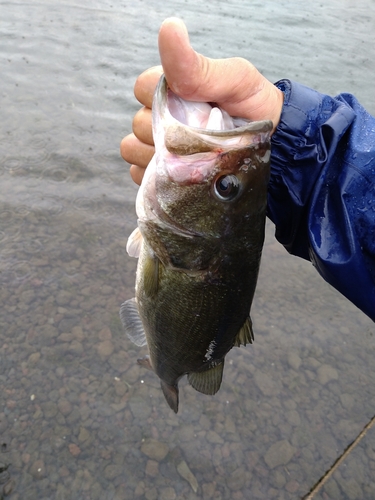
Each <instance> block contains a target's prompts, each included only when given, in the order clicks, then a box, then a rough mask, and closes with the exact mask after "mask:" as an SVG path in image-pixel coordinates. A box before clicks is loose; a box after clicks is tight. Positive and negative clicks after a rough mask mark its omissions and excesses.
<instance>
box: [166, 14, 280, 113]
mask: <svg viewBox="0 0 375 500" xmlns="http://www.w3.org/2000/svg"><path fill="white" fill-rule="evenodd" d="M159 52H160V59H161V63H162V66H163V70H164V73H165V77H166V79H167V82H168V85H169V86H170V88H171V89H172V91H173V92H175V93H176V94H177V95H179V96H180V97H182V98H183V99H186V100H190V101H206V102H216V103H217V104H218V105H219V106H220V107H222V108H223V109H225V110H226V111H227V112H228V113H229V114H230V115H232V116H240V117H242V118H248V119H250V120H266V119H271V120H273V121H274V123H275V121H278V119H279V118H280V114H279V113H278V116H275V109H274V107H275V105H276V101H279V100H280V96H279V95H278V92H279V91H278V89H277V88H276V87H275V86H274V85H273V84H272V83H271V82H269V81H268V80H267V79H266V78H265V77H264V76H263V75H262V74H261V73H259V71H258V70H257V69H256V68H255V66H253V65H252V64H251V63H250V62H249V61H247V60H246V59H242V58H240V57H233V58H229V59H210V58H208V57H205V56H203V55H201V54H199V53H198V52H196V51H195V50H194V49H193V48H192V47H191V45H190V41H189V34H188V31H187V29H186V26H185V24H184V23H183V21H182V20H181V19H178V18H174V17H171V18H168V19H166V20H165V21H164V22H163V23H162V25H161V28H160V31H159ZM276 114H277V113H276Z"/></svg>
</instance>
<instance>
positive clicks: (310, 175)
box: [268, 80, 375, 321]
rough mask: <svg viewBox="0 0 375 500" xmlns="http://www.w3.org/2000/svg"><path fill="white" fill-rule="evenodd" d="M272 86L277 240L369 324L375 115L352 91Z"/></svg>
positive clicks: (373, 304) (272, 209) (285, 83)
mask: <svg viewBox="0 0 375 500" xmlns="http://www.w3.org/2000/svg"><path fill="white" fill-rule="evenodd" d="M275 85H276V86H277V87H278V88H280V89H281V90H282V91H283V92H284V95H285V101H284V107H283V111H282V115H281V120H280V123H279V125H278V128H277V129H276V132H275V133H274V134H273V136H272V154H271V179H270V183H269V190H268V216H269V218H270V219H271V220H272V221H273V222H274V223H275V225H276V238H277V240H278V241H279V242H280V243H282V244H283V245H284V247H285V248H286V249H287V251H288V252H289V253H291V254H294V255H297V256H299V257H302V258H304V259H308V260H310V261H311V262H312V263H313V264H314V266H315V267H316V269H317V270H318V272H319V273H320V274H321V276H322V277H323V278H324V279H325V280H326V281H327V282H328V283H330V284H331V285H332V286H334V287H335V288H336V289H337V290H339V292H341V293H342V294H343V295H345V297H347V298H348V299H349V300H350V301H351V302H353V303H354V304H355V305H356V306H357V307H359V308H360V309H361V310H362V311H363V312H364V313H365V314H367V315H368V316H369V317H370V318H371V319H372V320H373V321H375V118H374V117H372V116H371V115H369V114H368V113H367V112H366V111H365V109H364V108H363V107H362V106H361V105H360V104H359V103H358V101H357V100H356V98H355V97H354V96H353V95H351V94H340V95H338V96H337V97H330V96H327V95H323V94H320V93H319V92H316V91H315V90H312V89H309V88H307V87H305V86H303V85H301V84H298V83H295V82H291V81H289V80H281V81H279V82H277V83H276V84H275Z"/></svg>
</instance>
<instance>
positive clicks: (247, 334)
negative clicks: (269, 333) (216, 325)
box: [233, 316, 254, 347]
mask: <svg viewBox="0 0 375 500" xmlns="http://www.w3.org/2000/svg"><path fill="white" fill-rule="evenodd" d="M253 341H254V333H253V324H252V321H251V318H250V316H248V317H247V318H246V321H245V323H244V324H243V325H242V328H241V329H240V331H239V332H238V333H237V335H236V337H235V339H234V343H233V345H234V346H236V347H240V346H241V345H246V344H252V343H253Z"/></svg>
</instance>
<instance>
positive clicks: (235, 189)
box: [214, 174, 240, 201]
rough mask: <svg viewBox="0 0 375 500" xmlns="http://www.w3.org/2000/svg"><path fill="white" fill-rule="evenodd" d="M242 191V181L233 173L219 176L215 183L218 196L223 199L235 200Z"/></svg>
mask: <svg viewBox="0 0 375 500" xmlns="http://www.w3.org/2000/svg"><path fill="white" fill-rule="evenodd" d="M239 191H240V182H239V180H238V179H237V177H236V176H235V175H233V174H229V175H222V176H220V177H218V178H217V179H216V181H215V184H214V192H215V195H216V197H217V198H218V199H219V200H221V201H231V200H233V199H234V198H235V197H236V196H237V195H238V193H239Z"/></svg>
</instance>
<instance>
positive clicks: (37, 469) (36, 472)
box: [29, 460, 46, 479]
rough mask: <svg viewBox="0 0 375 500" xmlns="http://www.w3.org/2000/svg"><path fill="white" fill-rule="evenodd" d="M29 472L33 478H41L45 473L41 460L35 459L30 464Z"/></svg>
mask: <svg viewBox="0 0 375 500" xmlns="http://www.w3.org/2000/svg"><path fill="white" fill-rule="evenodd" d="M29 473H30V474H31V475H32V476H33V478H34V479H43V478H44V477H45V475H46V468H45V465H44V462H43V460H36V461H35V462H34V463H33V464H31V466H30V469H29Z"/></svg>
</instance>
